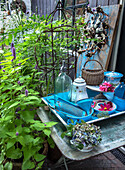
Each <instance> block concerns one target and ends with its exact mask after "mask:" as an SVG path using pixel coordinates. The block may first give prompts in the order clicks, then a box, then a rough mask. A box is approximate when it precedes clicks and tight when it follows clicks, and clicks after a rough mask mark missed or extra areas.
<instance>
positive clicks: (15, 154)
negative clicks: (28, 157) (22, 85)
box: [6, 146, 22, 159]
mask: <svg viewBox="0 0 125 170" xmlns="http://www.w3.org/2000/svg"><path fill="white" fill-rule="evenodd" d="M6 156H7V157H8V158H11V159H19V158H21V157H22V152H21V150H20V149H19V148H17V149H15V147H14V146H13V147H11V148H10V149H8V150H7V153H6Z"/></svg>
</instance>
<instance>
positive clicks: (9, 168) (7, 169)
mask: <svg viewBox="0 0 125 170" xmlns="http://www.w3.org/2000/svg"><path fill="white" fill-rule="evenodd" d="M12 169H13V164H12V162H7V163H6V164H5V165H4V170H12Z"/></svg>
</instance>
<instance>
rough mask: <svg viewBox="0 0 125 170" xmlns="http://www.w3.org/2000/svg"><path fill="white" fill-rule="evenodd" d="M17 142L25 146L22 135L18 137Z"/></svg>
mask: <svg viewBox="0 0 125 170" xmlns="http://www.w3.org/2000/svg"><path fill="white" fill-rule="evenodd" d="M18 142H20V144H21V145H23V146H25V140H24V137H23V136H19V137H18Z"/></svg>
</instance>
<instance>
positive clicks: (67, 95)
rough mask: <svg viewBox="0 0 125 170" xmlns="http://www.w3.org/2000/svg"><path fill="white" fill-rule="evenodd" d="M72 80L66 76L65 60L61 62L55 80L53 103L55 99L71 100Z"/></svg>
mask: <svg viewBox="0 0 125 170" xmlns="http://www.w3.org/2000/svg"><path fill="white" fill-rule="evenodd" d="M71 88H72V79H71V78H70V77H69V76H68V75H66V67H65V60H63V61H62V66H61V68H60V73H59V75H58V77H57V78H56V80H55V89H54V93H55V102H56V98H57V97H61V98H63V99H65V100H68V101H70V99H71Z"/></svg>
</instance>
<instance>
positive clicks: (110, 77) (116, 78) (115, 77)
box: [104, 71, 123, 86]
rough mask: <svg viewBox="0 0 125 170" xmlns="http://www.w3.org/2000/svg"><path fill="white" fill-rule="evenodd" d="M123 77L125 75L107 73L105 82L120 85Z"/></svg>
mask: <svg viewBox="0 0 125 170" xmlns="http://www.w3.org/2000/svg"><path fill="white" fill-rule="evenodd" d="M121 77H123V74H121V73H118V72H114V71H107V72H104V81H107V82H110V83H112V84H113V85H116V86H117V85H118V84H119V82H120V80H121Z"/></svg>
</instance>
